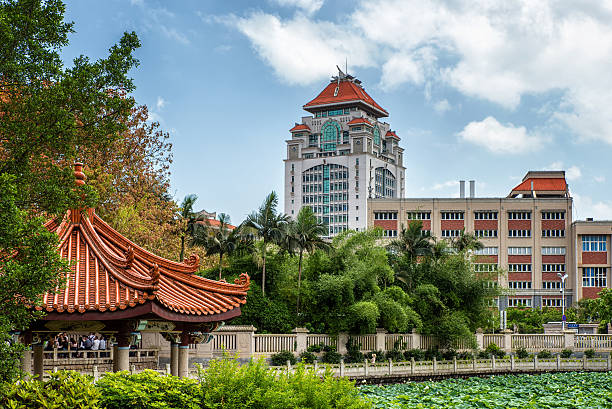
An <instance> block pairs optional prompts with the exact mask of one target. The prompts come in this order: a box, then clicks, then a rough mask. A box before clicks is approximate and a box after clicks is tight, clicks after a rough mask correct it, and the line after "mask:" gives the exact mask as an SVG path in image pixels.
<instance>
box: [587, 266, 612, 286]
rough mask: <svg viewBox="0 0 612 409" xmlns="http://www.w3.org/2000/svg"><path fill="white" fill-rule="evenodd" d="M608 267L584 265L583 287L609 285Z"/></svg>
mask: <svg viewBox="0 0 612 409" xmlns="http://www.w3.org/2000/svg"><path fill="white" fill-rule="evenodd" d="M607 275H608V269H607V268H605V267H584V268H583V269H582V286H583V287H607Z"/></svg>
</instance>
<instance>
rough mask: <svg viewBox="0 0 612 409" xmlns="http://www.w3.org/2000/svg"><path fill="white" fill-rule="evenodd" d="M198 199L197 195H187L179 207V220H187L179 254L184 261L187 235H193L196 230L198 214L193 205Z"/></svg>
mask: <svg viewBox="0 0 612 409" xmlns="http://www.w3.org/2000/svg"><path fill="white" fill-rule="evenodd" d="M196 200H198V196H196V195H187V196H185V198H184V199H183V203H181V208H180V209H179V220H180V221H182V222H185V227H184V228H183V230H182V231H181V254H180V256H179V261H183V258H184V257H185V237H186V236H193V233H194V230H195V222H196V214H195V212H194V211H193V205H194V204H195V202H196Z"/></svg>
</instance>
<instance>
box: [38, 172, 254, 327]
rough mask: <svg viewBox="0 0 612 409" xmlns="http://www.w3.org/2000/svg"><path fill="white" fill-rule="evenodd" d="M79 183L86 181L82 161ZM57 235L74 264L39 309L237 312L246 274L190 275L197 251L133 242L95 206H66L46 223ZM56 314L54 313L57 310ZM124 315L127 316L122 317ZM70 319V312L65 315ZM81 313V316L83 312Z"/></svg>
mask: <svg viewBox="0 0 612 409" xmlns="http://www.w3.org/2000/svg"><path fill="white" fill-rule="evenodd" d="M75 175H76V177H77V185H79V184H83V183H84V175H83V173H82V171H81V167H80V165H77V171H76V172H75ZM46 226H47V228H48V229H49V230H50V231H53V232H56V233H57V235H58V236H59V245H58V250H59V252H60V255H61V256H62V258H64V259H67V260H69V261H70V262H71V264H72V266H71V269H70V271H69V272H68V274H67V276H66V285H65V286H64V288H57V289H56V291H55V292H48V293H45V294H43V295H42V300H41V301H42V303H41V305H40V306H37V307H36V309H37V310H43V311H46V312H48V313H60V314H62V315H63V314H68V315H74V314H77V315H81V316H88V315H91V314H88V313H98V314H97V318H96V319H100V315H99V313H104V316H107V315H108V317H107V318H108V319H113V317H112V315H113V314H112V313H113V312H114V311H121V310H124V311H126V312H127V314H123V315H124V316H129V315H130V310H133V311H132V313H133V315H134V316H137V315H138V316H141V315H146V314H152V315H156V316H159V317H161V318H165V319H172V320H174V321H182V320H183V321H191V322H194V321H201V322H206V321H221V320H224V319H229V318H232V317H235V316H238V315H240V306H241V305H242V304H244V303H245V302H246V293H247V290H248V289H249V284H250V279H249V276H248V275H247V274H242V275H241V276H240V278H239V279H237V280H236V282H235V284H230V283H226V282H223V281H214V280H209V279H206V278H202V277H199V276H197V275H194V273H195V272H196V271H197V270H198V267H199V257H198V256H197V255H192V256H191V257H189V258H188V259H187V260H186V261H184V262H182V263H178V262H175V261H171V260H167V259H165V258H162V257H160V256H157V255H155V254H153V253H151V252H149V251H146V250H144V249H143V248H141V247H139V246H137V245H136V244H134V243H133V242H131V241H130V240H128V239H127V238H125V237H124V236H122V235H121V234H119V233H118V232H117V231H116V230H114V229H113V228H112V227H110V226H109V225H108V224H107V223H105V222H104V221H103V220H102V219H101V218H100V217H99V216H98V215H97V214H96V213H95V211H94V209H75V210H69V211H68V212H67V213H66V214H65V215H64V217H63V218H61V219H54V220H51V221H49V222H48V223H47V224H46ZM56 318H57V316H56ZM123 318H125V317H123ZM66 319H74V318H66ZM84 319H85V318H84Z"/></svg>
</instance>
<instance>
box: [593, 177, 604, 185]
mask: <svg viewBox="0 0 612 409" xmlns="http://www.w3.org/2000/svg"><path fill="white" fill-rule="evenodd" d="M593 179H594V180H595V182H597V183H603V182H605V181H606V177H605V176H601V175H600V176H594V177H593Z"/></svg>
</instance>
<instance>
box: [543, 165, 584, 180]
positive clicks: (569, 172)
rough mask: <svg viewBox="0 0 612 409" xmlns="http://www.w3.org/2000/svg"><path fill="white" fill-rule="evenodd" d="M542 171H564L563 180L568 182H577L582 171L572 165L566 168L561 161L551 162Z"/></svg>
mask: <svg viewBox="0 0 612 409" xmlns="http://www.w3.org/2000/svg"><path fill="white" fill-rule="evenodd" d="M542 170H564V171H565V178H566V179H567V180H570V181H574V180H578V179H580V178H581V177H582V170H581V169H580V168H579V167H578V166H576V165H574V166H570V167H569V168H566V167H565V165H564V164H563V162H561V161H556V162H553V163H551V164H550V165H548V166H547V167H545V168H544V169H542Z"/></svg>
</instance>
